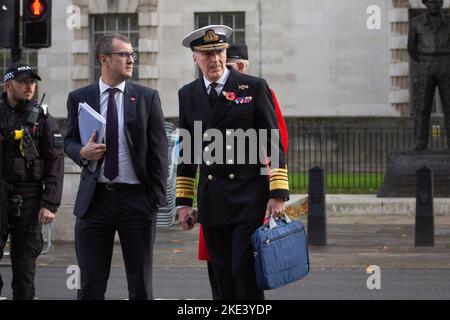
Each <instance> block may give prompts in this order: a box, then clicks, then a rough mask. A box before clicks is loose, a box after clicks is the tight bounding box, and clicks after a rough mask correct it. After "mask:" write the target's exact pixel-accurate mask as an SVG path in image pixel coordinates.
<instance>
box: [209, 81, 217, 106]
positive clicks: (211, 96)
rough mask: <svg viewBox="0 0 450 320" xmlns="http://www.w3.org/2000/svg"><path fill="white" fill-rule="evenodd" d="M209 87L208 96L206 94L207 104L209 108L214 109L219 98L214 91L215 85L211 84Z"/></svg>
mask: <svg viewBox="0 0 450 320" xmlns="http://www.w3.org/2000/svg"><path fill="white" fill-rule="evenodd" d="M209 87H210V88H211V89H210V90H209V94H208V99H209V104H210V105H211V108H212V109H214V106H215V105H216V101H217V98H218V97H219V95H218V94H217V91H216V87H217V83H215V82H211V84H210V85H209Z"/></svg>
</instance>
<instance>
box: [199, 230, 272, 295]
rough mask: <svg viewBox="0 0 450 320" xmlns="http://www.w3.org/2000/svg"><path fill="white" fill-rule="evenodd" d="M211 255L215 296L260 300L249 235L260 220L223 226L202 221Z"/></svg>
mask: <svg viewBox="0 0 450 320" xmlns="http://www.w3.org/2000/svg"><path fill="white" fill-rule="evenodd" d="M202 226H203V231H204V235H205V241H206V245H207V247H208V252H209V255H210V257H211V267H212V268H213V270H212V276H213V277H214V279H215V281H216V288H212V289H213V295H214V291H216V292H217V293H216V296H217V298H218V299H222V300H263V299H264V291H263V290H261V289H258V287H257V286H256V275H255V269H254V257H253V248H252V243H251V236H252V234H253V232H254V231H255V230H256V229H257V228H258V227H260V226H261V222H260V221H255V222H246V223H240V224H235V225H227V226H208V225H205V224H203V225H202Z"/></svg>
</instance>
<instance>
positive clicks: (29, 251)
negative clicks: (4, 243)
mask: <svg viewBox="0 0 450 320" xmlns="http://www.w3.org/2000/svg"><path fill="white" fill-rule="evenodd" d="M40 204H41V198H40V197H35V198H28V199H25V200H24V201H23V207H22V210H21V216H20V217H10V221H9V223H10V224H11V226H12V228H11V230H10V237H11V249H10V258H11V265H12V282H11V288H12V293H13V299H14V300H33V299H34V296H35V287H34V276H35V274H36V259H37V257H38V256H39V255H40V253H41V252H42V247H43V239H42V233H41V230H42V225H41V224H40V223H39V220H38V219H39V210H40Z"/></svg>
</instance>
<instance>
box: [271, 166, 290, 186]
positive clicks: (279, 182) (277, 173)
mask: <svg viewBox="0 0 450 320" xmlns="http://www.w3.org/2000/svg"><path fill="white" fill-rule="evenodd" d="M277 189H284V190H289V180H288V170H287V169H284V168H275V169H271V172H270V191H272V190H277Z"/></svg>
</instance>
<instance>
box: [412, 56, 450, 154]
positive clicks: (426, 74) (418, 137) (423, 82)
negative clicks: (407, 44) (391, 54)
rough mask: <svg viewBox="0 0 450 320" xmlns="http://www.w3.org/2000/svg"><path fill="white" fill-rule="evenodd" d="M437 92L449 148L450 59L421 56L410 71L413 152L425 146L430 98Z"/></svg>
mask: <svg viewBox="0 0 450 320" xmlns="http://www.w3.org/2000/svg"><path fill="white" fill-rule="evenodd" d="M436 87H437V88H438V89H439V94H440V97H441V102H442V108H443V111H444V119H445V130H446V133H447V142H448V145H449V148H450V57H448V56H443V57H442V56H441V57H431V56H421V57H420V62H419V63H418V64H416V65H415V68H414V72H413V113H414V130H415V146H414V148H415V149H416V150H423V149H425V148H426V147H427V145H428V133H429V130H430V115H431V110H432V108H433V97H434V94H435V91H436Z"/></svg>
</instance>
